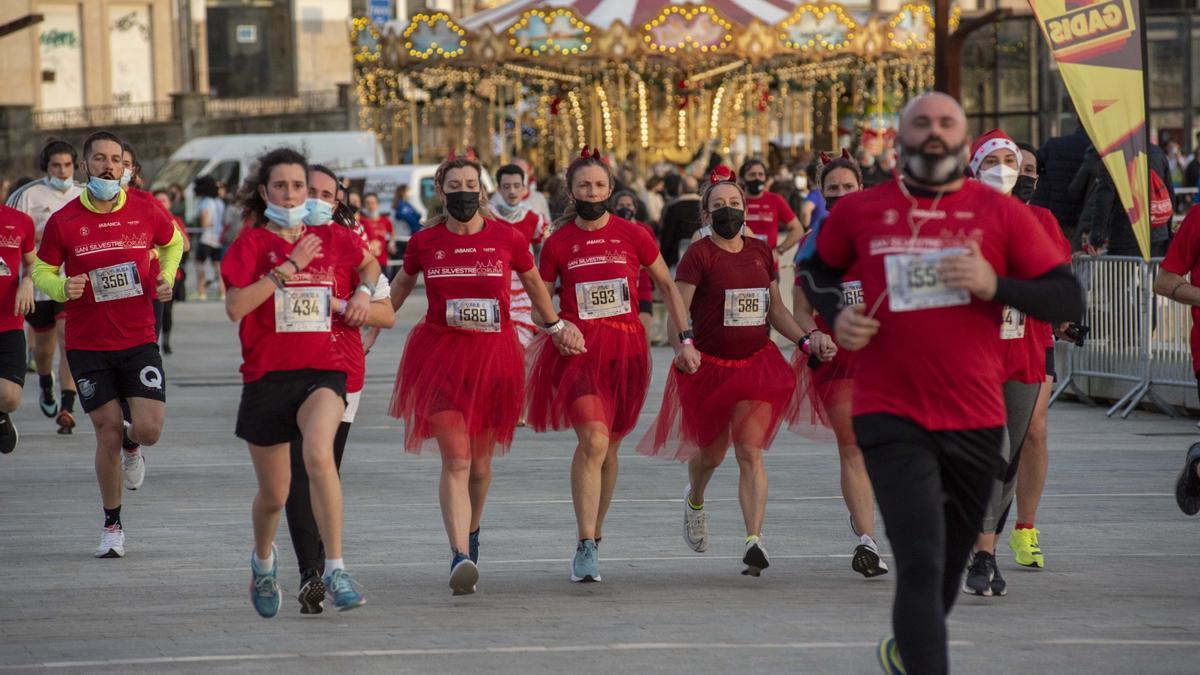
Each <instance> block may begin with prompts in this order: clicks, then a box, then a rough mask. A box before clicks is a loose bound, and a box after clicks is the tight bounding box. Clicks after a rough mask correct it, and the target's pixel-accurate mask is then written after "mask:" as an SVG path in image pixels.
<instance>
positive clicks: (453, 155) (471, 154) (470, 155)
mask: <svg viewBox="0 0 1200 675" xmlns="http://www.w3.org/2000/svg"><path fill="white" fill-rule="evenodd" d="M457 159H466V160H469V161H472V162H474V161H477V160H476V158H475V150H473V149H472V148H467V151H466V152H464V153H463V155H462V157H459V156H458V152H457V151H455V150H453V149H451V150H450V154H449V155H447V156H446V161H447V162H453V161H454V160H457Z"/></svg>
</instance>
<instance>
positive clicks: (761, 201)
mask: <svg viewBox="0 0 1200 675" xmlns="http://www.w3.org/2000/svg"><path fill="white" fill-rule="evenodd" d="M795 217H796V214H795V213H794V212H793V211H792V207H790V206H788V203H787V200H786V199H784V198H783V197H780V196H779V195H777V194H775V193H774V192H764V193H762V194H761V195H759V196H757V197H747V198H746V227H749V228H750V231H751V232H753V233H754V235H755V236H756V237H758V238H759V239H762V240H763V241H765V242H767V246H768V247H770V248H775V247H776V246H777V245H778V244H779V228H781V227H783V226H784V225H786V224H788V223H790V222H792V219H794V218H795Z"/></svg>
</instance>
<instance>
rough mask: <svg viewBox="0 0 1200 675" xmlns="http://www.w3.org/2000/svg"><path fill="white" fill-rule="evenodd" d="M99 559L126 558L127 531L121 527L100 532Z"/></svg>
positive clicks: (106, 528) (97, 550)
mask: <svg viewBox="0 0 1200 675" xmlns="http://www.w3.org/2000/svg"><path fill="white" fill-rule="evenodd" d="M95 556H96V557H97V558H124V557H125V530H122V529H121V526H120V525H114V526H112V527H105V528H103V529H101V530H100V545H99V546H97V547H96V553H95Z"/></svg>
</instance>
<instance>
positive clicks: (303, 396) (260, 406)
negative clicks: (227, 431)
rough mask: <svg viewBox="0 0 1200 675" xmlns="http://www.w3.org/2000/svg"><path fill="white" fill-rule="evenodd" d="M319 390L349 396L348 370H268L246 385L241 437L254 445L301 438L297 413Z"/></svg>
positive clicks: (240, 414) (239, 421)
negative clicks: (347, 388)
mask: <svg viewBox="0 0 1200 675" xmlns="http://www.w3.org/2000/svg"><path fill="white" fill-rule="evenodd" d="M318 389H329V390H330V391H333V392H334V393H336V394H337V395H338V396H341V397H342V400H343V401H344V400H345V399H346V373H344V372H342V371H340V370H312V369H306V370H283V371H278V372H274V373H267V374H266V375H264V376H263V377H261V378H259V379H257V380H255V381H253V382H248V383H246V385H245V386H243V387H242V402H241V403H240V404H239V405H238V416H237V428H236V431H235V433H236V434H237V437H238V438H240V439H242V440H244V441H246V442H247V443H250V444H251V445H263V446H266V445H279V444H280V443H291V442H292V441H294V440H296V439H297V438H300V426H299V424H297V422H296V416H297V415H298V414H299V413H300V406H302V405H304V402H305V401H306V400H308V397H309V396H311V395H312V393H313V392H315V391H316V390H318Z"/></svg>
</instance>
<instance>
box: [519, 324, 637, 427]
mask: <svg viewBox="0 0 1200 675" xmlns="http://www.w3.org/2000/svg"><path fill="white" fill-rule="evenodd" d="M572 321H573V322H574V323H575V325H576V326H577V327H578V328H579V330H580V331H581V332H582V333H583V338H584V341H585V344H586V346H587V353H586V354H581V355H579V356H563V355H562V354H560V353H559V352H558V348H557V347H555V346H554V341H553V340H551V339H550V337H549V336H547V335H542V336H540V337H538V338H537V339H536V340H534V342H533V344H531V345H530V346H529V350H528V351H527V354H528V359H529V363H530V369H529V386H528V387H527V388H526V406H527V408H526V413H525V421H526V422H527V423H528V424H529V426H530V427H532V428H533V429H535V430H537V431H546V430H547V429H555V430H558V429H566V428H568V427H572V426H577V425H580V424H587V423H591V422H603V423H604V425H605V426H607V427H608V429H609V433H610V434H611V435H612V436H616V437H620V436H625V435H626V434H628V433H629V432H630V431H633V427H634V426H635V425H637V420H638V415H639V414H640V413H641V411H642V404H643V403H645V402H646V390H647V389H649V388H650V349H649V347H648V345H647V344H646V329H645V328H643V327H642V324H641V322H640V321H614V320H610V319H593V320H591V321H575V320H574V319H573V318H572Z"/></svg>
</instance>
